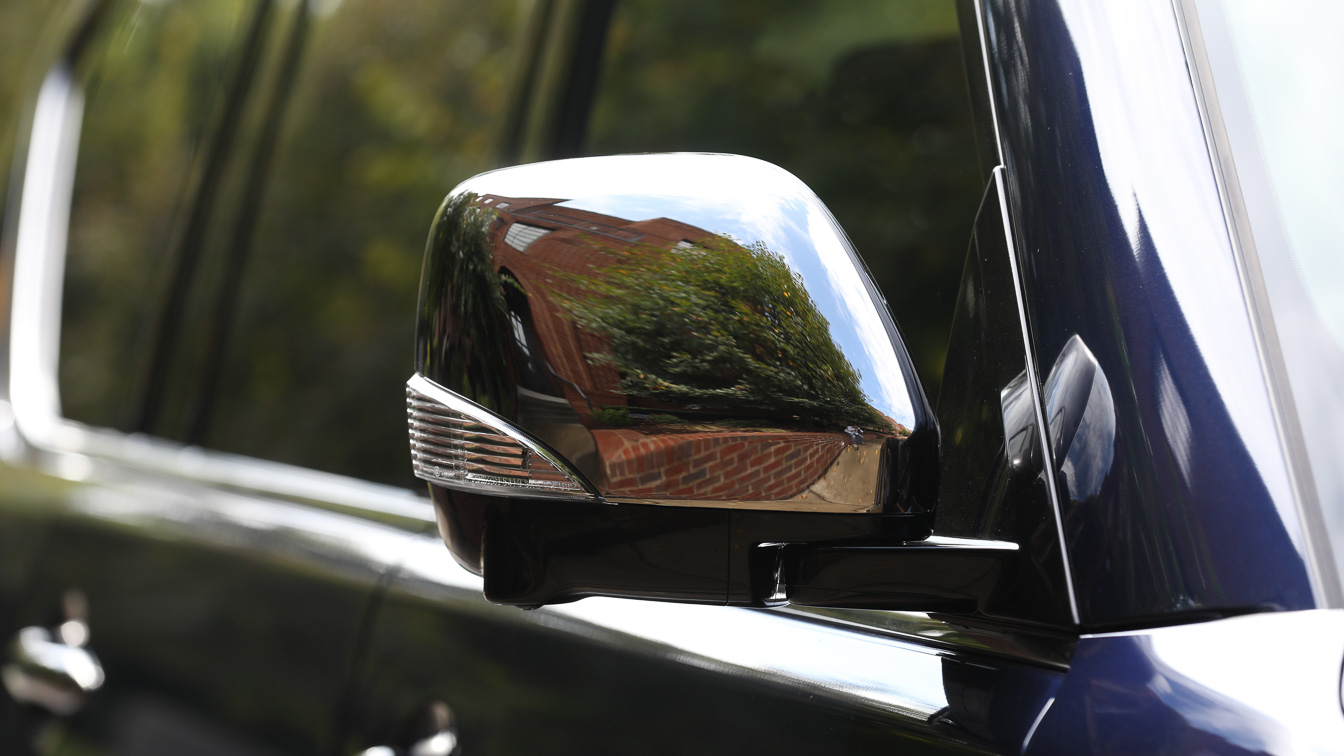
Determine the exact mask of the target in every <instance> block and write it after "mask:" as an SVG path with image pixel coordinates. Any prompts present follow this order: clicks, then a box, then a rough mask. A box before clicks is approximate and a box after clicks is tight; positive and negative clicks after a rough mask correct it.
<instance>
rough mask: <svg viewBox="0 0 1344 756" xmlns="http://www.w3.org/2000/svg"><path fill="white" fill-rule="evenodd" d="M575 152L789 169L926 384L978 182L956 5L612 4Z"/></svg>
mask: <svg viewBox="0 0 1344 756" xmlns="http://www.w3.org/2000/svg"><path fill="white" fill-rule="evenodd" d="M585 151H586V153H587V154H591V155H602V154H614V153H623V152H667V151H692V152H732V153H738V154H743V155H750V156H752V157H757V158H761V159H762V160H767V161H770V162H772V163H775V164H776V165H779V166H781V167H783V168H785V169H787V170H789V171H791V172H792V173H794V174H795V175H797V176H798V177H799V178H801V179H802V180H803V181H804V182H806V183H807V185H808V186H809V187H811V188H812V190H813V191H815V192H816V193H817V194H818V195H819V196H820V197H821V199H822V201H823V202H825V203H826V205H827V207H829V208H830V210H831V212H832V213H834V214H835V216H836V218H837V219H838V220H839V221H840V224H841V226H843V227H844V229H845V231H846V232H847V233H848V234H849V235H850V238H851V240H852V241H853V242H854V245H855V247H856V248H857V250H858V252H859V253H860V254H861V255H862V256H863V257H864V260H865V261H866V263H867V264H868V267H869V269H870V271H871V272H872V273H873V276H874V278H875V279H876V281H877V283H878V285H879V286H880V287H881V288H882V290H883V292H884V294H885V296H886V298H887V302H888V303H889V305H890V306H891V309H892V311H893V314H894V315H895V316H896V321H897V322H898V323H900V324H901V330H902V332H903V334H904V336H905V339H906V344H907V346H908V348H909V349H910V351H911V355H912V356H913V357H914V360H915V364H916V366H917V367H918V370H919V371H920V378H921V379H922V381H923V383H924V386H925V388H926V390H929V391H935V392H936V390H937V387H938V385H939V383H940V381H941V376H942V365H943V357H944V355H945V353H946V350H947V338H948V334H949V332H950V331H951V324H952V313H953V308H954V307H955V304H956V296H957V284H958V282H959V281H960V278H961V269H962V263H963V261H964V260H965V254H966V244H967V239H968V238H969V237H970V229H971V226H972V223H973V221H974V219H975V213H976V209H977V207H978V206H979V201H980V196H981V194H982V193H983V191H984V181H983V179H982V177H981V175H980V169H979V163H978V161H977V157H976V142H975V138H974V135H973V124H972V114H971V101H970V97H969V94H968V91H967V84H966V74H965V71H964V64H963V57H962V47H961V41H960V37H959V33H958V26H957V13H956V6H955V4H954V3H949V2H944V1H943V0H919V1H918V2H901V3H889V2H883V1H881V0H873V1H864V2H847V3H826V2H819V1H815V0H808V1H807V2H797V3H787V4H781V3H774V2H767V1H765V0H743V1H742V2H734V3H723V2H720V1H719V0H683V2H678V3H671V4H669V3H661V2H656V0H624V1H623V2H622V3H620V4H619V5H618V6H617V7H616V11H615V14H614V16H613V17H612V21H611V27H610V31H609V32H608V41H607V48H606V56H605V59H604V60H603V64H602V69H601V73H600V75H599V78H598V84H597V89H596V95H595V98H594V109H593V113H592V116H591V120H590V128H589V133H588V137H587V143H586V145H585Z"/></svg>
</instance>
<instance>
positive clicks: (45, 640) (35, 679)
mask: <svg viewBox="0 0 1344 756" xmlns="http://www.w3.org/2000/svg"><path fill="white" fill-rule="evenodd" d="M88 637H89V629H88V626H87V625H85V624H84V623H83V622H82V621H80V620H69V621H67V622H65V623H63V624H62V625H61V626H60V627H59V628H57V630H56V636H55V637H53V636H52V634H51V632H49V631H48V630H47V629H46V628H44V627H25V628H24V629H22V630H20V631H19V635H18V637H16V638H15V639H14V642H13V643H11V644H10V646H9V661H8V663H7V664H5V666H4V668H3V669H0V680H3V682H4V685H5V689H6V690H8V691H9V694H10V695H11V696H13V697H14V700H15V701H19V702H20V703H28V704H34V705H36V706H40V707H42V708H44V709H46V710H48V711H50V712H51V713H53V714H59V715H61V716H66V715H69V714H73V713H75V712H76V711H79V709H80V707H82V706H83V705H84V701H85V699H86V698H88V695H89V694H90V693H92V692H93V691H95V690H97V689H98V688H100V687H102V685H103V679H104V678H103V665H102V664H101V663H99V661H98V657H97V656H94V654H93V652H92V651H90V650H89V649H87V648H85V647H84V644H85V643H86V642H87V641H88Z"/></svg>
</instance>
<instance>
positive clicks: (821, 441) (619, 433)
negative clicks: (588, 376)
mask: <svg viewBox="0 0 1344 756" xmlns="http://www.w3.org/2000/svg"><path fill="white" fill-rule="evenodd" d="M593 438H594V439H595V440H596V441H597V448H598V453H599V456H600V457H601V458H602V459H603V460H606V464H607V470H606V473H607V482H608V486H609V488H608V490H610V491H612V492H613V493H615V494H618V495H626V496H649V497H655V496H656V497H658V498H672V497H688V498H692V497H702V498H713V499H743V500H748V501H778V500H784V499H792V498H794V497H795V496H797V495H798V494H800V493H802V492H803V491H804V490H806V489H807V487H808V486H810V485H812V484H813V483H816V482H817V480H819V479H820V478H821V476H822V474H824V473H825V472H826V470H827V469H829V468H830V466H831V465H832V464H833V463H834V462H835V459H836V457H838V456H840V452H841V450H843V449H844V447H845V444H846V443H847V439H846V437H845V436H843V435H841V434H837V433H731V432H724V431H716V432H710V433H681V434H665V435H664V434H659V435H645V434H643V433H640V432H639V431H635V430H605V429H604V430H595V431H593Z"/></svg>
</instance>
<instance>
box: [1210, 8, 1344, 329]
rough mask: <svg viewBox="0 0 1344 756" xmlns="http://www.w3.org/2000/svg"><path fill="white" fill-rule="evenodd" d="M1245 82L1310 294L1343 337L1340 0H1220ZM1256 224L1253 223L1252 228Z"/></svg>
mask: <svg viewBox="0 0 1344 756" xmlns="http://www.w3.org/2000/svg"><path fill="white" fill-rule="evenodd" d="M1223 7H1224V12H1225V13H1226V17H1227V20H1228V22H1229V23H1228V30H1229V31H1230V32H1231V33H1232V38H1233V45H1234V47H1235V48H1236V51H1237V57H1238V59H1239V60H1238V62H1239V63H1240V64H1241V65H1240V66H1239V73H1240V74H1241V77H1242V79H1241V84H1242V88H1243V91H1244V92H1245V93H1246V95H1247V96H1248V99H1249V100H1250V102H1251V107H1252V109H1253V111H1254V118H1255V130H1256V132H1257V135H1258V136H1259V142H1260V145H1259V146H1260V149H1261V150H1262V152H1263V157H1264V160H1265V163H1266V167H1267V168H1268V170H1269V174H1270V183H1271V184H1272V185H1273V191H1274V194H1275V199H1276V200H1277V205H1278V207H1277V210H1278V212H1279V215H1280V218H1281V219H1282V221H1283V225H1284V227H1285V228H1286V230H1287V235H1288V237H1289V240H1290V244H1291V246H1292V252H1293V256H1294V259H1295V261H1296V263H1297V265H1298V267H1299V268H1300V269H1301V272H1302V274H1303V276H1302V277H1303V282H1304V283H1305V284H1306V288H1307V292H1308V294H1310V295H1311V300H1312V302H1311V303H1312V304H1313V305H1314V306H1315V308H1316V311H1317V313H1318V314H1320V315H1321V317H1322V319H1323V320H1324V321H1325V324H1326V326H1327V327H1328V328H1329V329H1330V330H1331V332H1332V334H1333V335H1334V338H1335V341H1336V343H1338V344H1340V345H1344V254H1341V250H1340V247H1341V240H1344V149H1340V148H1339V126H1340V124H1341V123H1344V96H1341V91H1342V90H1341V88H1340V72H1341V71H1344V47H1341V46H1340V44H1339V40H1338V37H1339V30H1340V29H1341V28H1344V4H1341V3H1339V2H1338V0H1318V1H1317V2H1311V1H1310V0H1306V1H1303V0H1294V1H1293V2H1287V1H1286V0H1281V1H1280V2H1275V3H1264V2H1246V1H1245V0H1241V1H1240V2H1227V3H1225V4H1224V6H1223ZM1257 233H1258V232H1257Z"/></svg>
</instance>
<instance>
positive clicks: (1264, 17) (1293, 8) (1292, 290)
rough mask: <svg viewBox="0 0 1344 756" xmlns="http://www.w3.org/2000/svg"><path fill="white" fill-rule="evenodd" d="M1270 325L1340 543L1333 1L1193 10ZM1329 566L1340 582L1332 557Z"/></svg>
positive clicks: (1341, 190) (1343, 339) (1343, 484)
mask: <svg viewBox="0 0 1344 756" xmlns="http://www.w3.org/2000/svg"><path fill="white" fill-rule="evenodd" d="M1199 12H1200V24H1201V25H1202V26H1203V27H1204V29H1205V39H1206V41H1207V45H1208V51H1209V59H1210V61H1211V62H1212V64H1213V71H1214V76H1215V79H1216V81H1217V84H1218V91H1219V103H1220V105H1221V106H1222V111H1223V122H1224V124H1225V126H1226V128H1227V132H1228V135H1229V137H1230V140H1231V144H1232V150H1233V153H1234V155H1235V158H1236V161H1237V179H1238V185H1239V187H1240V189H1241V193H1242V197H1243V198H1244V199H1245V203H1246V208H1247V215H1248V218H1249V220H1250V226H1251V231H1252V233H1253V234H1254V237H1255V248H1256V253H1257V255H1258V256H1259V259H1260V267H1261V271H1262V273H1263V274H1264V279H1265V283H1266V286H1267V289H1268V291H1269V296H1270V304H1271V307H1272V309H1273V316H1274V326H1275V329H1276V331H1277V335H1278V338H1279V345H1280V348H1281V349H1282V350H1283V355H1284V358H1285V361H1286V363H1287V368H1288V374H1289V380H1290V382H1291V387H1292V392H1293V403H1294V405H1295V408H1296V410H1297V415H1298V419H1299V422H1300V423H1301V427H1302V430H1303V434H1304V436H1305V441H1306V449H1307V454H1308V455H1309V457H1310V464H1311V475H1312V479H1313V481H1314V483H1315V488H1316V495H1317V497H1318V500H1319V501H1320V502H1321V503H1322V505H1323V506H1322V507H1321V509H1322V511H1323V513H1324V515H1325V520H1326V525H1327V532H1329V533H1330V534H1331V535H1332V536H1333V537H1334V538H1335V539H1336V545H1335V547H1334V548H1335V549H1336V553H1339V552H1338V550H1339V549H1340V545H1339V543H1340V542H1341V541H1340V540H1339V539H1341V538H1344V466H1341V465H1339V456H1340V450H1341V449H1344V381H1341V380H1340V376H1341V375H1344V254H1340V240H1341V239H1344V213H1341V211H1340V208H1341V207H1344V179H1341V176H1344V149H1341V148H1340V141H1339V138H1338V136H1337V133H1336V132H1338V130H1339V124H1340V122H1341V120H1344V98H1341V97H1340V96H1339V92H1340V88H1339V71H1340V70H1341V67H1344V48H1341V47H1340V46H1339V44H1338V43H1337V41H1336V39H1335V38H1336V37H1337V36H1338V30H1339V28H1340V26H1341V24H1344V5H1341V4H1340V3H1338V2H1312V1H1311V0H1292V2H1280V3H1273V4H1263V5H1261V4H1256V3H1248V2H1244V0H1237V1H1236V2H1226V3H1212V4H1211V3H1201V4H1200V9H1199ZM1336 561H1337V564H1336V569H1337V570H1338V574H1339V576H1340V579H1341V580H1344V560H1340V559H1337V560H1336Z"/></svg>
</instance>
